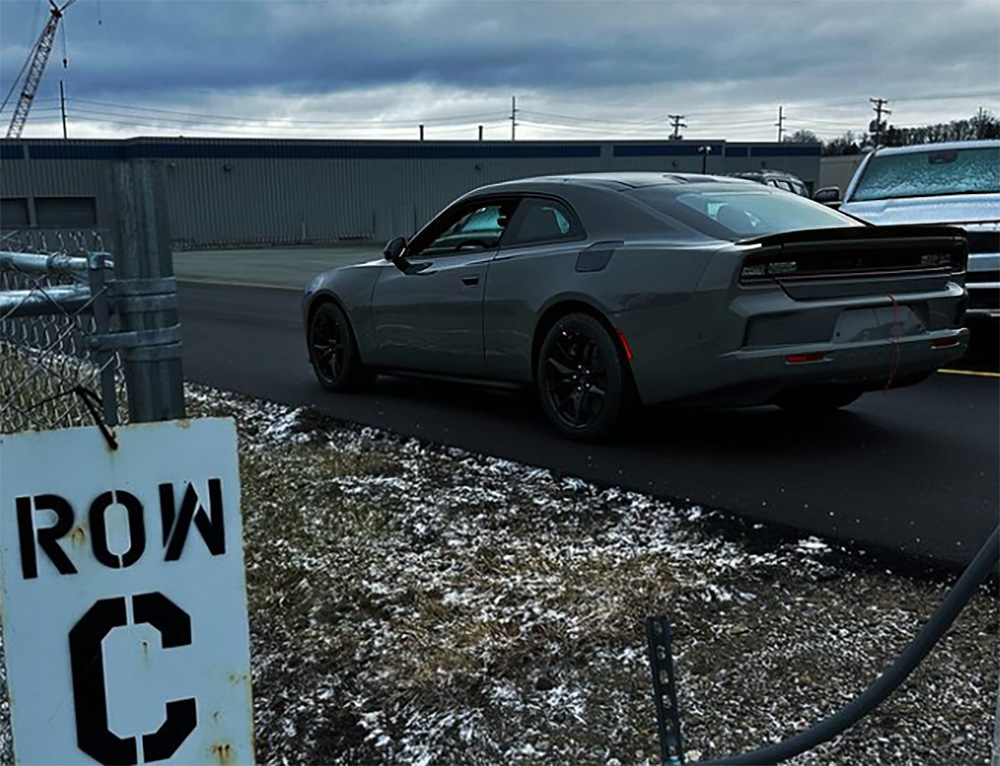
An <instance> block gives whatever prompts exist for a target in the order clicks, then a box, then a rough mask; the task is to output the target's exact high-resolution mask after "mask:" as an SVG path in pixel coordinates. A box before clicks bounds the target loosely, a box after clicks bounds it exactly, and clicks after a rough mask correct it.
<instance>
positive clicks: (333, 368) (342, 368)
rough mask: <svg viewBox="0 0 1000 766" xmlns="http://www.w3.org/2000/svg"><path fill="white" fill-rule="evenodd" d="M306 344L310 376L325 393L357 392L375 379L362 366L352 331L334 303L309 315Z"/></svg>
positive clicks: (322, 305) (325, 305) (322, 306)
mask: <svg viewBox="0 0 1000 766" xmlns="http://www.w3.org/2000/svg"><path fill="white" fill-rule="evenodd" d="M308 343H309V361H311V362H312V366H313V372H315V373H316V379H317V380H319V382H320V385H322V386H323V388H325V389H327V390H328V391H336V392H338V393H344V392H350V391H358V390H360V389H363V388H365V387H366V386H368V385H370V384H371V382H372V381H373V380H374V379H375V375H374V373H372V372H371V370H369V369H368V368H366V367H365V366H364V365H363V364H362V363H361V355H360V354H359V353H358V342H357V340H356V339H355V337H354V330H352V329H351V324H350V322H349V321H348V319H347V315H346V314H345V313H344V312H343V310H342V309H341V308H340V306H338V305H337V304H336V303H333V302H332V301H327V302H325V303H322V304H320V305H319V306H318V307H317V308H316V310H315V311H314V312H313V313H312V316H311V318H310V319H309V333H308Z"/></svg>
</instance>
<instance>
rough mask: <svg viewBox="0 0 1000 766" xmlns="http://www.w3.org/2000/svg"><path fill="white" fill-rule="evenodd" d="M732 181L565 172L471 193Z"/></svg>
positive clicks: (729, 181)
mask: <svg viewBox="0 0 1000 766" xmlns="http://www.w3.org/2000/svg"><path fill="white" fill-rule="evenodd" d="M734 183H738V182H736V181H734V179H732V178H727V177H723V176H712V175H702V174H700V173H656V172H648V171H646V172H642V171H621V172H600V173H565V174H560V175H550V176H533V177H531V178H519V179H517V180H513V181H502V182H500V183H496V184H490V185H488V186H481V187H480V188H478V189H475V190H474V191H473V192H470V194H483V193H502V192H521V191H537V190H541V189H542V188H547V189H550V190H551V189H552V187H559V186H562V187H565V186H575V187H584V188H591V189H605V190H608V191H627V190H629V189H637V188H640V187H643V186H673V187H678V189H679V188H681V187H685V186H688V185H694V184H697V185H702V184H706V185H707V184H734Z"/></svg>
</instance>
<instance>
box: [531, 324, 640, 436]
mask: <svg viewBox="0 0 1000 766" xmlns="http://www.w3.org/2000/svg"><path fill="white" fill-rule="evenodd" d="M627 374H628V373H627V370H626V369H625V367H624V362H623V360H622V356H621V353H620V352H619V349H618V347H617V345H616V344H615V342H614V340H612V338H611V336H610V335H609V333H608V331H607V330H606V329H605V328H604V326H603V325H602V324H601V323H600V322H599V321H598V320H597V319H595V318H594V317H592V316H589V315H588V314H569V315H567V316H565V317H562V318H560V319H559V320H557V321H556V323H555V324H554V325H553V326H552V327H551V329H549V331H548V333H547V334H546V336H545V340H544V341H543V342H542V347H541V350H540V352H539V355H538V374H537V378H538V380H537V384H538V395H539V399H540V401H541V405H542V409H543V410H544V411H545V415H546V416H547V417H548V419H549V421H550V422H551V423H552V425H554V426H555V427H556V429H557V430H558V431H559V432H560V433H562V434H563V435H565V436H569V437H570V438H573V439H593V438H597V437H600V436H604V435H606V434H607V433H609V432H610V431H611V430H612V429H613V428H614V427H615V426H616V425H617V423H618V419H619V415H620V414H621V411H622V405H623V399H624V395H623V394H624V390H625V381H626V376H627Z"/></svg>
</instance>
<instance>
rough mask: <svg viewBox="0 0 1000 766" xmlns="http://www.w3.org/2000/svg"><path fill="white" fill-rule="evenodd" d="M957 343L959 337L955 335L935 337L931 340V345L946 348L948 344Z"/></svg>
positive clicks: (953, 344) (955, 344) (954, 344)
mask: <svg viewBox="0 0 1000 766" xmlns="http://www.w3.org/2000/svg"><path fill="white" fill-rule="evenodd" d="M958 344H959V337H958V336H957V335H956V336H955V337H953V338H935V339H934V340H933V341H931V345H932V346H933V347H934V348H948V347H949V346H957V345H958Z"/></svg>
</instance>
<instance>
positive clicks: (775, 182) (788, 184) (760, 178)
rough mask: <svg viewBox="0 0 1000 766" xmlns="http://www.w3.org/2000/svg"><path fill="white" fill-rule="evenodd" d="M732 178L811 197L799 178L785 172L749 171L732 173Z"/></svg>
mask: <svg viewBox="0 0 1000 766" xmlns="http://www.w3.org/2000/svg"><path fill="white" fill-rule="evenodd" d="M729 176H730V177H732V178H743V179H745V180H747V181H756V182H757V183H759V184H764V185H765V186H773V187H774V188H775V189H781V190H782V191H790V192H793V193H795V194H798V195H799V196H800V197H808V196H809V188H808V187H807V186H806V184H805V182H804V181H803V180H802V179H801V178H799V177H798V176H793V175H792V174H791V173H786V172H784V171H783V170H748V171H747V172H745V173H730V174H729Z"/></svg>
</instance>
